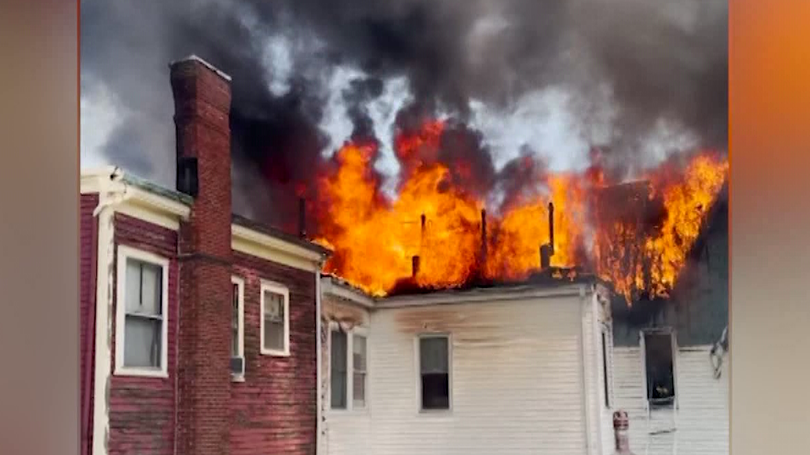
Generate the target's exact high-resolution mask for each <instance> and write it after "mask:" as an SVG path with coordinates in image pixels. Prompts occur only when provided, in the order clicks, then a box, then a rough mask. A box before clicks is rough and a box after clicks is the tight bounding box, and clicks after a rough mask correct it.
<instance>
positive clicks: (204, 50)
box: [81, 0, 728, 216]
mask: <svg viewBox="0 0 810 455" xmlns="http://www.w3.org/2000/svg"><path fill="white" fill-rule="evenodd" d="M81 8H82V10H81V24H82V30H81V34H82V41H81V51H82V54H81V55H82V72H81V89H82V93H81V166H82V168H91V167H97V166H100V165H108V164H111V165H119V166H122V167H124V168H125V169H127V170H130V171H131V172H134V173H135V174H137V175H140V176H142V177H144V178H147V179H150V180H152V181H154V182H156V183H158V184H161V185H164V186H167V187H173V185H174V153H175V150H174V124H173V120H172V112H173V104H172V98H171V88H170V85H169V71H168V64H169V62H171V61H173V60H176V59H179V58H182V57H185V56H187V55H189V54H197V55H199V56H200V57H202V58H203V59H205V60H208V61H210V62H211V63H212V64H214V65H215V66H217V67H219V68H220V69H222V70H223V71H225V72H226V73H228V74H230V75H231V76H233V94H234V101H233V106H232V129H233V140H234V145H233V175H234V181H235V183H234V186H235V197H234V199H235V200H234V205H235V208H237V209H238V210H241V211H242V212H246V213H245V214H247V215H251V214H253V215H259V216H260V215H261V213H260V212H262V211H267V210H269V207H271V206H272V205H273V202H272V199H273V197H272V190H271V189H270V187H271V186H272V185H273V184H274V183H276V182H282V183H285V182H287V183H288V182H290V181H307V180H308V179H311V178H312V168H313V166H312V165H311V161H312V160H317V159H320V158H321V157H328V156H329V155H330V154H332V153H334V151H335V150H336V149H337V148H339V147H340V145H341V144H343V143H344V141H346V140H348V139H350V138H351V137H352V136H353V135H358V134H361V135H364V136H373V137H374V138H376V139H377V140H378V141H379V144H380V158H379V160H378V162H377V164H376V166H377V169H378V170H379V171H380V172H381V173H382V174H383V175H384V176H385V177H387V178H388V180H389V184H388V186H387V189H388V190H389V191H393V190H392V189H393V188H394V186H393V184H394V183H395V181H396V175H397V171H398V169H399V166H398V163H397V160H396V158H395V156H394V154H393V150H392V148H391V142H392V141H391V139H392V137H393V134H394V132H395V131H396V129H397V128H398V127H401V126H402V125H403V122H404V121H405V120H403V119H406V118H407V117H408V116H407V115H405V114H404V113H413V112H416V113H417V114H418V115H417V117H419V118H425V117H431V118H447V119H454V120H456V121H459V122H461V123H463V124H465V125H466V127H467V129H468V130H469V132H470V133H469V134H471V135H473V136H474V137H475V139H476V140H475V143H477V144H478V147H477V150H476V151H475V153H485V154H487V155H488V156H489V158H490V159H491V162H492V163H493V165H494V167H495V170H496V171H498V170H500V169H501V168H502V167H503V166H505V165H506V164H507V163H508V162H509V160H510V159H513V158H515V157H518V156H520V155H521V154H531V155H534V156H536V157H539V158H540V159H542V160H543V161H544V162H545V163H546V165H547V166H548V168H549V169H551V170H581V169H583V168H585V167H586V166H588V164H589V161H588V159H589V158H588V157H589V150H590V149H591V148H592V147H595V146H598V147H604V148H607V149H609V150H610V155H611V156H612V157H613V162H614V164H618V165H620V166H621V167H622V168H623V172H624V173H625V174H626V176H628V177H632V175H633V174H634V173H635V172H638V171H639V170H640V169H643V168H644V167H645V166H650V165H654V164H657V163H658V162H660V161H661V160H663V159H665V158H666V157H667V156H670V155H672V154H678V153H684V152H688V151H691V150H694V149H696V148H715V149H720V150H723V151H724V150H725V149H726V148H727V143H726V135H727V132H726V130H727V108H728V101H727V44H726V36H727V25H726V24H727V5H726V2H725V1H721V0H612V1H608V0H547V1H543V2H536V1H533V0H432V1H430V0H389V1H387V2H375V1H372V0H332V1H326V0H297V1H294V0H278V1H274V2H261V1H258V0H198V1H191V0H176V1H172V2H161V1H158V0H141V1H136V0H119V1H114V2H110V1H107V0H82V2H81ZM471 153H472V152H471ZM270 163H276V164H270ZM279 163H280V164H279ZM273 166H276V167H283V168H284V169H282V170H281V171H279V170H278V169H270V168H271V167H273Z"/></svg>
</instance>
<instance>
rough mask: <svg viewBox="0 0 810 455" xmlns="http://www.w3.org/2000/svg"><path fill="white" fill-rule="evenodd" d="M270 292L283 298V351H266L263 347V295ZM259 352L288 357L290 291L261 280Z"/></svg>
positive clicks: (276, 284) (284, 287) (279, 285)
mask: <svg viewBox="0 0 810 455" xmlns="http://www.w3.org/2000/svg"><path fill="white" fill-rule="evenodd" d="M265 291H270V292H273V293H275V294H281V295H282V296H284V349H281V350H278V349H268V348H265V346H264V294H265ZM259 338H260V340H259V342H260V344H259V350H260V353H261V354H262V355H269V356H274V357H289V355H290V290H289V289H288V288H287V287H286V286H284V285H282V284H278V283H274V282H272V281H267V280H262V284H261V295H260V297H259Z"/></svg>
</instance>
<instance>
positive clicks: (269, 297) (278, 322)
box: [264, 291, 286, 351]
mask: <svg viewBox="0 0 810 455" xmlns="http://www.w3.org/2000/svg"><path fill="white" fill-rule="evenodd" d="M285 338H286V334H285V333H284V296H283V295H281V294H276V293H275V292H270V291H265V293H264V347H265V349H273V350H278V351H281V350H283V349H284V341H285Z"/></svg>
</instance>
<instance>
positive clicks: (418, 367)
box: [413, 332, 453, 414]
mask: <svg viewBox="0 0 810 455" xmlns="http://www.w3.org/2000/svg"><path fill="white" fill-rule="evenodd" d="M425 338H447V409H424V408H422V356H421V350H420V343H421V340H423V339H425ZM413 346H414V364H415V365H416V409H417V410H418V412H419V414H448V413H450V412H452V411H453V335H452V334H450V333H443V332H436V333H420V334H419V335H417V336H416V337H415V338H414V343H413Z"/></svg>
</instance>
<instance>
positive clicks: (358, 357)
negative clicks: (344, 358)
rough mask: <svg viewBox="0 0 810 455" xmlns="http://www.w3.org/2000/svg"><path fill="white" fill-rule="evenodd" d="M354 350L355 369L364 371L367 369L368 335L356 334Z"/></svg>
mask: <svg viewBox="0 0 810 455" xmlns="http://www.w3.org/2000/svg"><path fill="white" fill-rule="evenodd" d="M352 352H353V359H352V360H353V362H354V369H355V370H359V371H362V372H364V371H366V337H364V336H360V335H354V343H353V347H352Z"/></svg>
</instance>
